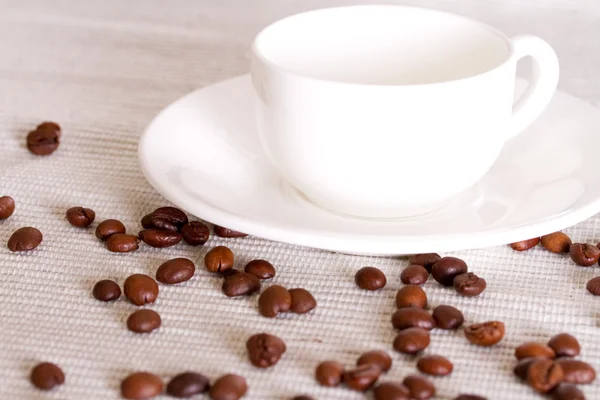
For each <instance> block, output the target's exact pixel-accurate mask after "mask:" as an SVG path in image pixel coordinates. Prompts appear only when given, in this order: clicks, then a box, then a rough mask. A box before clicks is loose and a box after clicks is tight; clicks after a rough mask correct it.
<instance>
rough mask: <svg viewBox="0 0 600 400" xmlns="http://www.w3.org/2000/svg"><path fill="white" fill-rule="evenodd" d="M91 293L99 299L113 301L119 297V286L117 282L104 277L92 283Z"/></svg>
mask: <svg viewBox="0 0 600 400" xmlns="http://www.w3.org/2000/svg"><path fill="white" fill-rule="evenodd" d="M92 294H93V295H94V297H95V298H96V299H98V300H100V301H113V300H116V299H118V298H119V297H121V288H120V287H119V285H118V284H117V282H115V281H111V280H110V279H104V280H101V281H99V282H97V283H96V284H95V285H94V289H93V290H92Z"/></svg>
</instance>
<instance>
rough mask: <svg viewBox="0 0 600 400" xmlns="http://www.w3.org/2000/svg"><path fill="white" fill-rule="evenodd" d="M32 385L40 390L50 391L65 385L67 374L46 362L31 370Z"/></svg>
mask: <svg viewBox="0 0 600 400" xmlns="http://www.w3.org/2000/svg"><path fill="white" fill-rule="evenodd" d="M30 378H31V383H33V385H34V386H35V387H37V388H38V389H42V390H50V389H52V388H54V387H56V386H59V385H62V384H63V383H65V374H64V372H63V371H62V370H61V369H60V367H59V366H58V365H56V364H52V363H49V362H44V363H41V364H38V365H36V366H35V367H34V368H33V369H32V370H31V377H30Z"/></svg>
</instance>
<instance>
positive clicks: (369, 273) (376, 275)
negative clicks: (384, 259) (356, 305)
mask: <svg viewBox="0 0 600 400" xmlns="http://www.w3.org/2000/svg"><path fill="white" fill-rule="evenodd" d="M354 282H356V285H357V286H358V287H359V288H361V289H365V290H379V289H381V288H383V287H384V286H385V284H386V283H387V279H386V278H385V274H384V273H383V272H381V270H380V269H377V268H375V267H363V268H361V269H359V270H358V271H357V272H356V275H354Z"/></svg>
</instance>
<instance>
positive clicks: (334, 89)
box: [251, 5, 559, 218]
mask: <svg viewBox="0 0 600 400" xmlns="http://www.w3.org/2000/svg"><path fill="white" fill-rule="evenodd" d="M526 56H531V57H532V59H533V78H532V82H531V84H530V86H529V87H528V89H527V91H526V92H525V94H524V95H523V96H522V97H521V98H520V99H519V100H518V101H517V102H516V103H514V97H515V96H514V88H515V79H516V67H517V62H518V61H519V60H520V59H522V58H523V57H526ZM558 74H559V67H558V60H557V57H556V54H555V52H554V51H553V50H552V48H551V47H550V46H549V45H548V44H547V43H546V42H545V41H543V40H542V39H540V38H538V37H535V36H529V35H525V36H517V37H513V38H509V37H507V36H506V35H504V34H503V33H501V32H499V31H497V30H496V29H494V28H491V27H489V26H487V25H485V24H483V23H481V22H477V21H474V20H471V19H468V18H464V17H462V16H458V15H453V14H448V13H445V12H440V11H435V10H429V9H422V8H413V7H404V6H398V5H372V6H371V5H369V6H349V7H339V8H328V9H321V10H315V11H309V12H305V13H301V14H297V15H293V16H290V17H287V18H284V19H282V20H280V21H277V22H275V23H273V24H271V25H269V26H268V27H266V28H265V29H263V30H262V31H261V32H260V33H259V34H258V35H257V36H256V38H255V40H254V43H253V46H252V67H251V75H252V82H253V85H254V88H255V91H256V93H257V98H258V101H257V124H258V131H259V135H260V140H261V142H262V145H263V147H264V149H265V152H266V153H267V156H268V157H269V158H270V160H271V161H272V163H273V164H274V165H275V166H276V167H277V169H278V170H279V171H280V173H281V174H282V176H283V177H284V178H285V179H286V180H288V181H289V182H290V183H291V184H292V185H293V186H295V187H296V188H297V189H298V190H300V191H301V192H302V193H304V194H305V196H306V197H308V198H309V199H310V200H312V201H313V202H314V203H316V204H318V205H320V206H322V207H324V208H327V209H329V210H331V211H334V212H337V213H341V214H346V215H352V216H360V217H371V218H390V217H402V216H408V215H416V214H420V213H426V212H430V211H433V210H435V209H438V208H440V207H442V206H443V205H444V204H446V203H447V202H448V201H449V199H450V198H451V197H452V196H453V195H456V194H457V193H459V192H461V191H463V190H465V189H467V188H469V187H471V186H473V185H474V184H475V183H476V182H477V181H478V180H479V179H480V178H481V177H482V176H483V175H484V174H485V173H486V172H487V171H488V170H489V169H490V167H491V166H492V164H493V163H494V161H495V160H496V158H497V157H498V155H499V153H500V151H501V150H502V146H503V144H504V142H505V141H506V140H508V139H510V138H512V137H513V136H515V135H516V134H518V133H519V132H521V131H523V130H524V129H525V128H526V127H527V126H528V125H529V124H531V123H532V122H533V121H534V120H535V119H536V118H537V117H538V116H539V115H540V113H542V111H543V110H544V108H545V107H546V106H547V105H548V103H549V102H550V99H551V98H552V96H553V94H554V92H555V90H556V85H557V82H558ZM516 178H518V177H516Z"/></svg>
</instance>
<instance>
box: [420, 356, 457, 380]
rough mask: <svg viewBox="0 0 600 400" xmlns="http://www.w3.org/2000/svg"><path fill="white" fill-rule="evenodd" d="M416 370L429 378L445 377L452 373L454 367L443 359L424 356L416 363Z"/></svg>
mask: <svg viewBox="0 0 600 400" xmlns="http://www.w3.org/2000/svg"><path fill="white" fill-rule="evenodd" d="M417 368H418V369H419V371H421V372H422V373H424V374H427V375H431V376H447V375H450V374H451V373H452V370H453V369H454V366H453V365H452V363H451V362H450V360H448V359H447V358H445V357H442V356H425V357H422V358H421V359H419V361H417Z"/></svg>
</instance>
